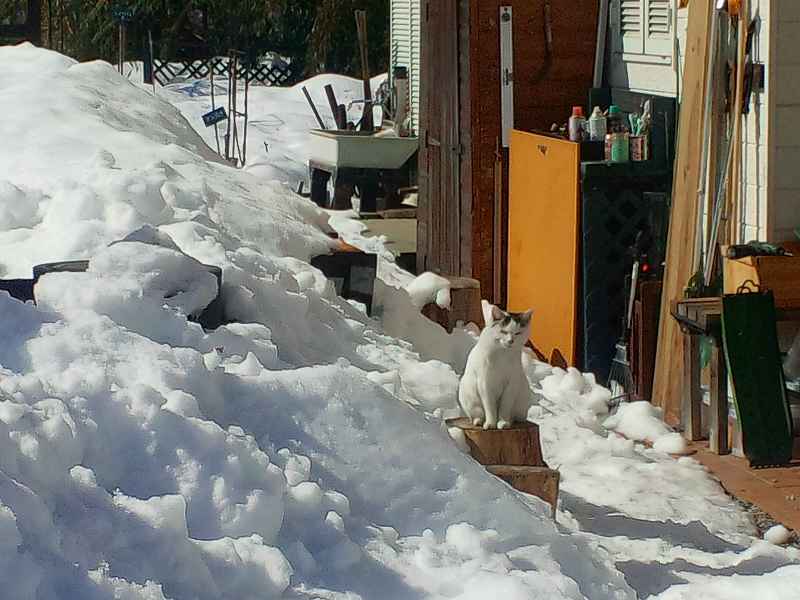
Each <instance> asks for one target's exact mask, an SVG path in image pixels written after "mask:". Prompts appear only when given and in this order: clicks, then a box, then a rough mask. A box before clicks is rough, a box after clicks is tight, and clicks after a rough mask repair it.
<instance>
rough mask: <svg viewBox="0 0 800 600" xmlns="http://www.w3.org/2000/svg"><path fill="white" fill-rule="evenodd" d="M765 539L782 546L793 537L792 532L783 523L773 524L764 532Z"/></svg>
mask: <svg viewBox="0 0 800 600" xmlns="http://www.w3.org/2000/svg"><path fill="white" fill-rule="evenodd" d="M764 539H765V540H767V541H768V542H769V543H770V544H775V545H776V546H782V545H784V544H788V543H789V542H790V541H791V539H792V532H791V531H789V530H788V529H786V527H784V526H783V525H773V526H772V527H770V528H769V529H767V530H766V531H765V532H764Z"/></svg>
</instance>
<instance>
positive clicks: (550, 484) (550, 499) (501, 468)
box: [486, 465, 561, 519]
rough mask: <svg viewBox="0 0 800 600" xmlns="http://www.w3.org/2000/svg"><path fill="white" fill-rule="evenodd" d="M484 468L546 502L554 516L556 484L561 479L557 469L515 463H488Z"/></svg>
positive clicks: (556, 495)
mask: <svg viewBox="0 0 800 600" xmlns="http://www.w3.org/2000/svg"><path fill="white" fill-rule="evenodd" d="M486 469H487V470H488V471H489V472H490V473H491V474H492V475H496V476H497V477H499V478H500V479H502V480H503V481H505V482H506V483H507V484H509V485H510V486H511V487H513V488H514V489H515V490H519V491H520V492H524V493H526V494H531V495H532V496H536V497H537V498H541V499H542V500H544V501H545V502H547V503H548V504H549V505H550V506H551V507H552V517H553V518H554V519H555V518H556V507H557V505H558V484H559V481H560V479H561V477H560V475H559V473H558V471H555V470H553V469H549V468H547V467H524V466H515V465H488V466H487V467H486Z"/></svg>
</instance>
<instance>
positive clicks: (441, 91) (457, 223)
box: [417, 0, 467, 275]
mask: <svg viewBox="0 0 800 600" xmlns="http://www.w3.org/2000/svg"><path fill="white" fill-rule="evenodd" d="M460 14H463V11H460V10H459V0H423V8H422V26H421V33H422V49H421V50H422V58H421V60H420V63H421V65H422V80H421V82H420V83H421V89H420V156H419V192H420V197H419V207H418V209H417V269H418V271H419V272H422V271H434V272H437V273H443V274H447V275H459V274H460V268H461V234H462V231H461V230H462V223H461V201H460V193H461V185H460V180H461V178H460V173H461V139H460V133H459V122H460V118H459V117H460V115H459V53H458V49H459V30H460V26H459V25H460V24H459V16H460ZM464 60H467V57H464Z"/></svg>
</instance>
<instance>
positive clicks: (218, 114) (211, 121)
mask: <svg viewBox="0 0 800 600" xmlns="http://www.w3.org/2000/svg"><path fill="white" fill-rule="evenodd" d="M227 118H228V113H226V112H225V108H224V107H222V106H220V107H219V108H217V109H214V110H212V111H211V112H208V113H206V114H204V115H203V123H205V124H206V127H211V126H212V125H216V124H217V123H219V122H220V121H224V120H225V119H227Z"/></svg>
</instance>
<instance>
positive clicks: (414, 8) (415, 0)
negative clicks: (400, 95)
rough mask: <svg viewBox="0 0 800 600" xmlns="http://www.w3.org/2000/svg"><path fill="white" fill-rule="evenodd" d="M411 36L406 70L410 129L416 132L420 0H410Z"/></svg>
mask: <svg viewBox="0 0 800 600" xmlns="http://www.w3.org/2000/svg"><path fill="white" fill-rule="evenodd" d="M409 4H410V6H409V9H410V15H409V16H410V18H411V36H410V41H411V44H410V52H411V57H410V59H411V67H410V68H409V70H408V77H409V79H410V80H409V82H408V93H409V95H410V97H411V131H412V132H413V133H416V132H417V125H418V123H419V82H420V77H421V73H420V67H419V57H420V45H421V43H422V42H421V40H422V30H421V29H420V19H421V14H422V3H421V2H420V0H410V3H409Z"/></svg>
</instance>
